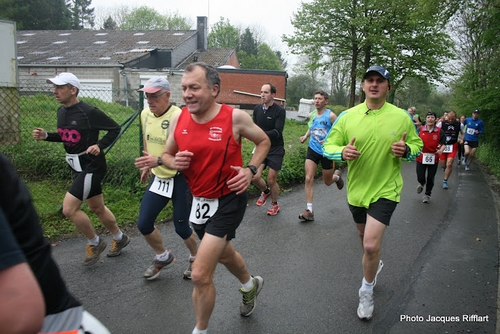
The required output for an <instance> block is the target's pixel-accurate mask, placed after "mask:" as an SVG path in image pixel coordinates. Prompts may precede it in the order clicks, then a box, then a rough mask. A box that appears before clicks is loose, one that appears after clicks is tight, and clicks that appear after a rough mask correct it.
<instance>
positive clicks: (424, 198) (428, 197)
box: [422, 195, 431, 203]
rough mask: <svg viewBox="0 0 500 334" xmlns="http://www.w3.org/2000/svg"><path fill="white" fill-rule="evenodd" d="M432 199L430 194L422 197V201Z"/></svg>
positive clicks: (427, 201)
mask: <svg viewBox="0 0 500 334" xmlns="http://www.w3.org/2000/svg"><path fill="white" fill-rule="evenodd" d="M430 201H431V197H430V196H429V195H424V197H423V199H422V203H429V202H430Z"/></svg>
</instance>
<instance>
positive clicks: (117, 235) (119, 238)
mask: <svg viewBox="0 0 500 334" xmlns="http://www.w3.org/2000/svg"><path fill="white" fill-rule="evenodd" d="M122 238H123V232H122V230H118V232H116V233H115V234H113V239H115V240H116V241H120V240H122Z"/></svg>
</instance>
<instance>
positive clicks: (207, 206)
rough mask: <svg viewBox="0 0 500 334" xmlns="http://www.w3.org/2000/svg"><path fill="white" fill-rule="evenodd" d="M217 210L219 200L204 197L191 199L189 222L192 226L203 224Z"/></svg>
mask: <svg viewBox="0 0 500 334" xmlns="http://www.w3.org/2000/svg"><path fill="white" fill-rule="evenodd" d="M218 208H219V199H218V198H214V199H209V198H204V197H193V204H192V205H191V213H190V215H189V221H190V222H192V223H193V224H198V225H202V224H205V223H206V222H207V220H208V218H210V217H212V216H213V215H214V214H215V213H216V212H217V209H218Z"/></svg>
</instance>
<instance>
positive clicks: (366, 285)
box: [361, 277, 373, 291]
mask: <svg viewBox="0 0 500 334" xmlns="http://www.w3.org/2000/svg"><path fill="white" fill-rule="evenodd" d="M361 290H368V291H373V282H371V283H368V282H367V281H366V280H365V278H364V277H363V282H361Z"/></svg>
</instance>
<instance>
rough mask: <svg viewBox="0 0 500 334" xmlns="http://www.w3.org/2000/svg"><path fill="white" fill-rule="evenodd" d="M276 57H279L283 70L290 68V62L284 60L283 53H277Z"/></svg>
mask: <svg viewBox="0 0 500 334" xmlns="http://www.w3.org/2000/svg"><path fill="white" fill-rule="evenodd" d="M274 53H275V54H276V57H278V60H279V62H280V65H281V68H282V69H286V68H287V67H288V62H287V61H286V60H285V58H283V54H282V53H281V51H275V52H274Z"/></svg>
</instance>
